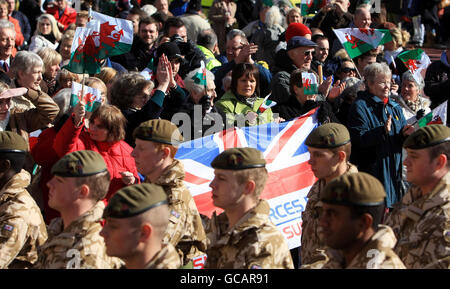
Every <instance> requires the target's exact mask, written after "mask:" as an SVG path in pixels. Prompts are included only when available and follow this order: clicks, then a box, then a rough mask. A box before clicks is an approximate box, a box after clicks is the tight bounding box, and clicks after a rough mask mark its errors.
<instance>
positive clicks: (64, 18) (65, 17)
mask: <svg viewBox="0 0 450 289" xmlns="http://www.w3.org/2000/svg"><path fill="white" fill-rule="evenodd" d="M47 13H48V14H51V15H52V16H53V17H55V19H56V21H58V22H59V23H61V24H63V25H64V29H63V30H62V31H64V30H66V29H67V27H68V26H69V25H70V24H72V23H75V22H76V21H77V10H75V9H73V8H72V7H69V6H67V7H66V9H65V10H64V13H63V14H62V15H61V18H59V9H58V7H56V6H53V7H50V8H48V9H47ZM60 30H61V29H60ZM62 31H61V32H62Z"/></svg>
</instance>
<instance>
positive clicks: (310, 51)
mask: <svg viewBox="0 0 450 289" xmlns="http://www.w3.org/2000/svg"><path fill="white" fill-rule="evenodd" d="M313 52H314V51H313V50H308V51H305V52H304V53H305V56H313Z"/></svg>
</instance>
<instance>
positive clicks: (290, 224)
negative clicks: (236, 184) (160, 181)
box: [175, 108, 318, 249]
mask: <svg viewBox="0 0 450 289" xmlns="http://www.w3.org/2000/svg"><path fill="white" fill-rule="evenodd" d="M317 126H318V122H317V108H316V109H314V110H311V111H310V112H308V113H307V114H305V115H303V116H301V117H299V118H296V119H294V120H292V121H289V122H284V123H280V124H276V123H269V124H264V125H259V126H254V127H244V128H231V129H228V130H225V131H223V132H220V133H216V134H213V135H209V136H205V137H203V138H200V139H195V140H192V141H189V142H185V143H183V144H182V145H180V148H179V149H178V152H177V155H176V156H175V157H176V158H177V159H178V160H181V161H182V162H183V164H184V167H185V171H186V176H185V180H184V181H185V184H186V185H187V187H188V188H189V190H190V192H191V194H192V196H193V197H194V200H195V203H196V205H197V208H198V210H199V212H200V213H201V214H204V215H206V216H211V215H212V213H213V212H214V211H217V212H218V213H220V212H221V211H222V210H221V209H219V208H217V207H215V206H214V205H213V202H212V199H211V188H210V187H209V184H210V183H211V181H212V180H213V178H214V169H213V168H212V167H211V162H212V160H213V159H214V158H215V157H216V156H217V155H218V154H220V153H221V152H223V151H224V150H226V149H228V148H233V147H253V148H256V149H259V150H260V151H262V152H263V154H264V157H265V159H266V163H267V165H266V168H267V171H268V172H269V178H268V181H267V183H266V186H265V189H264V191H263V192H262V194H261V198H262V199H265V200H267V201H268V202H269V204H270V207H271V209H270V219H271V220H272V222H273V223H274V224H275V225H277V227H278V229H279V230H280V231H281V232H282V234H283V235H284V237H285V238H286V240H287V242H288V245H289V248H290V249H293V248H296V247H298V246H300V237H301V232H302V230H301V224H302V221H301V213H302V211H303V209H304V208H305V206H306V201H307V198H306V196H307V194H308V192H309V189H310V188H311V186H312V185H313V184H314V182H315V181H316V178H315V176H314V174H313V172H312V171H311V167H310V165H309V164H308V160H309V152H308V148H307V146H306V145H305V144H304V142H305V139H306V137H307V136H308V135H309V133H310V132H311V131H312V130H313V129H314V128H316V127H317Z"/></svg>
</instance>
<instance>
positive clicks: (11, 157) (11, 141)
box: [0, 132, 47, 269]
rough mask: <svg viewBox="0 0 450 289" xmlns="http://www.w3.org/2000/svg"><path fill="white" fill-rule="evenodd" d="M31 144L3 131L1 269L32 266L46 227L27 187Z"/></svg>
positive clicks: (0, 147)
mask: <svg viewBox="0 0 450 289" xmlns="http://www.w3.org/2000/svg"><path fill="white" fill-rule="evenodd" d="M27 151H28V144H27V142H26V141H25V139H24V138H23V137H21V136H20V135H18V134H16V133H13V132H0V269H6V268H10V269H24V268H30V267H31V266H32V265H33V264H34V263H35V262H36V260H37V258H38V256H37V247H38V246H40V245H42V244H43V243H44V242H45V240H46V239H47V230H46V228H45V223H44V220H43V218H42V215H41V211H40V209H39V207H38V206H37V204H36V202H35V201H34V200H33V198H32V197H31V196H30V194H29V193H28V191H27V190H26V188H27V187H28V186H29V185H30V180H31V176H30V174H29V173H28V172H27V171H25V170H23V169H22V167H23V165H24V163H25V155H26V152H27Z"/></svg>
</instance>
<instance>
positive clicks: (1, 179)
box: [0, 131, 28, 186]
mask: <svg viewBox="0 0 450 289" xmlns="http://www.w3.org/2000/svg"><path fill="white" fill-rule="evenodd" d="M27 152H28V143H27V141H26V140H25V139H24V138H23V137H22V136H20V135H18V134H16V133H14V132H11V131H2V132H0V185H1V186H3V184H5V183H6V182H7V181H8V180H9V179H10V178H11V177H12V176H13V175H15V174H17V173H18V172H20V170H22V168H23V165H24V164H25V156H26V154H27Z"/></svg>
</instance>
